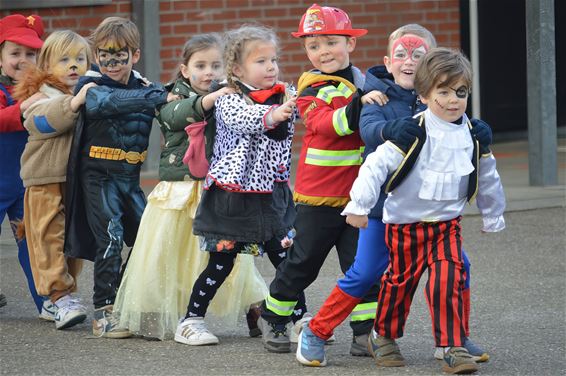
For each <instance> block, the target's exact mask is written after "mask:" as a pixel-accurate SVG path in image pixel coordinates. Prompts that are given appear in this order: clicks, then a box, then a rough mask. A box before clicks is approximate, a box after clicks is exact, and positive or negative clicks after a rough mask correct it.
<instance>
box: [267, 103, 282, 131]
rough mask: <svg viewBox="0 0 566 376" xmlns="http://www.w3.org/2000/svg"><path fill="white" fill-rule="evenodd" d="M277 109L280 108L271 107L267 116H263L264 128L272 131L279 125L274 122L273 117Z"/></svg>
mask: <svg viewBox="0 0 566 376" xmlns="http://www.w3.org/2000/svg"><path fill="white" fill-rule="evenodd" d="M277 107H279V106H277V105H274V106H271V107H270V108H269V110H267V112H266V113H265V115H264V116H263V127H264V128H265V129H267V130H271V129H273V128H275V127H276V126H277V124H279V123H276V122H275V121H273V116H271V113H272V112H273V110H275V109H276V108H277Z"/></svg>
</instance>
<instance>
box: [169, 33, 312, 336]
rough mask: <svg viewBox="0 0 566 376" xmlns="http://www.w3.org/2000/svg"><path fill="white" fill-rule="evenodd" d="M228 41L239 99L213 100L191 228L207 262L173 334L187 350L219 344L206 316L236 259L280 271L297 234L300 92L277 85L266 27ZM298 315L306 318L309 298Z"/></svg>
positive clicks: (230, 79)
mask: <svg viewBox="0 0 566 376" xmlns="http://www.w3.org/2000/svg"><path fill="white" fill-rule="evenodd" d="M225 40H226V45H225V48H224V64H225V66H226V74H227V86H228V87H231V88H233V89H235V91H236V92H235V93H234V94H228V95H224V96H221V97H219V98H218V99H217V100H216V110H215V116H216V139H215V144H214V152H213V157H212V160H211V165H210V169H209V171H208V175H207V176H206V178H205V182H204V193H203V196H202V199H201V202H200V204H199V207H198V209H197V213H196V216H195V220H194V224H193V232H194V234H195V235H199V236H200V241H201V250H203V251H207V252H209V253H210V258H209V262H208V265H207V266H206V268H205V270H204V271H203V272H202V273H201V274H200V276H199V277H198V279H197V281H196V282H195V284H194V287H193V291H192V294H191V298H190V301H189V305H188V307H187V314H186V316H185V318H184V320H182V321H181V322H180V323H179V326H178V327H177V332H176V334H175V341H177V342H180V343H184V344H187V345H208V344H216V343H218V338H217V337H216V336H215V335H214V334H212V333H211V332H210V331H208V329H207V327H206V325H205V323H204V316H205V314H206V312H207V308H208V305H209V303H210V301H211V300H212V298H213V297H214V296H215V294H216V292H217V290H218V288H219V287H220V286H221V285H222V284H223V282H224V281H225V280H226V278H227V276H228V275H229V274H230V272H231V271H232V268H233V267H234V260H235V259H236V256H237V255H238V254H239V253H243V254H252V255H261V254H263V253H267V254H268V256H269V258H270V260H271V262H272V263H273V264H274V266H275V267H277V265H278V264H279V263H280V262H281V261H282V258H284V257H285V255H286V252H285V248H288V247H290V246H291V244H292V242H293V240H292V237H293V235H294V229H293V222H294V220H295V209H294V204H293V198H292V193H291V190H290V189H289V185H288V180H289V169H290V166H291V140H292V137H293V132H294V124H293V123H294V120H295V117H296V110H295V97H294V94H295V92H294V89H293V88H291V87H289V86H288V85H285V84H283V83H279V82H278V81H277V77H278V73H279V68H278V66H277V52H278V48H277V38H276V36H275V33H274V32H273V31H272V30H270V29H268V28H266V27H263V26H242V27H240V28H239V29H236V30H232V31H229V32H228V33H227V34H226V36H225ZM296 308H297V311H303V312H304V295H303V297H302V303H301V301H299V303H298V304H297V307H296Z"/></svg>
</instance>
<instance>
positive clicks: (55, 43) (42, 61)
mask: <svg viewBox="0 0 566 376" xmlns="http://www.w3.org/2000/svg"><path fill="white" fill-rule="evenodd" d="M76 45H82V46H84V47H85V53H86V60H87V68H88V67H89V66H90V63H91V61H92V53H91V50H90V44H89V43H88V41H87V40H86V38H84V37H82V36H80V35H79V34H77V33H75V32H74V31H71V30H57V31H54V32H52V33H51V34H50V35H49V36H48V37H47V39H45V42H44V43H43V47H41V50H40V51H39V56H38V57H37V67H38V68H39V69H41V70H44V71H47V70H48V69H49V64H50V62H52V61H53V59H54V58H56V57H60V56H63V55H64V54H65V52H67V51H68V50H69V49H70V48H71V47H72V46H76Z"/></svg>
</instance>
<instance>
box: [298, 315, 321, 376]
mask: <svg viewBox="0 0 566 376" xmlns="http://www.w3.org/2000/svg"><path fill="white" fill-rule="evenodd" d="M325 343H326V341H325V340H323V339H322V338H319V337H317V336H316V335H314V333H313V332H312V331H311V329H310V328H309V326H308V324H307V325H305V326H304V327H303V330H301V334H300V335H299V340H298V342H297V360H298V361H299V363H301V364H304V365H305V366H311V367H324V366H325V365H326V353H325V351H324V344H325Z"/></svg>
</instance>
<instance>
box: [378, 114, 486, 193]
mask: <svg viewBox="0 0 566 376" xmlns="http://www.w3.org/2000/svg"><path fill="white" fill-rule="evenodd" d="M419 126H420V127H422V128H423V130H424V131H425V134H424V136H423V137H422V138H420V137H419V138H417V139H416V140H415V142H413V144H412V145H402V144H396V143H395V142H393V144H394V145H395V146H397V147H398V148H399V149H401V150H402V151H403V153H404V154H405V158H403V161H402V162H401V164H400V165H399V167H397V170H395V172H393V173H392V174H391V175H389V177H388V178H387V180H386V181H385V193H389V192H391V191H393V190H394V189H395V188H397V187H398V186H399V184H401V183H402V182H403V180H405V178H406V177H407V174H408V173H409V171H411V169H412V168H413V166H414V165H415V162H416V161H417V158H418V156H419V154H420V153H421V150H422V149H423V145H424V143H425V141H426V127H425V126H424V114H421V115H420V117H419ZM468 128H469V129H471V128H472V125H471V124H470V121H469V120H468ZM470 135H471V136H472V141H473V143H474V150H473V153H472V165H473V166H474V170H473V171H472V172H471V173H470V176H469V180H468V194H467V200H468V202H469V203H471V202H472V201H473V200H474V199H475V197H476V194H477V193H478V169H479V157H480V155H479V142H478V140H476V138H475V137H474V136H473V135H472V134H471V133H470Z"/></svg>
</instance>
